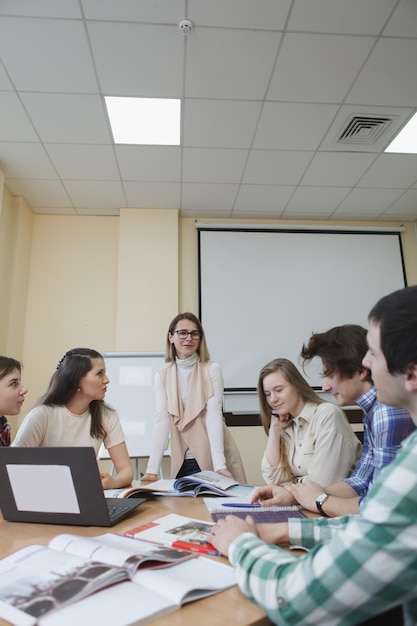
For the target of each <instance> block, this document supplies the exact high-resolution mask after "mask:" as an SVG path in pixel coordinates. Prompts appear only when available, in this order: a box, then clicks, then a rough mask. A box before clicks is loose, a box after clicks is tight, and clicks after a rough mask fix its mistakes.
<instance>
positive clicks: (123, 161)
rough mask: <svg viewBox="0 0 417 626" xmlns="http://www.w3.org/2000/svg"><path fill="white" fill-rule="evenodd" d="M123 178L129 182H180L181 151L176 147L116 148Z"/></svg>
mask: <svg viewBox="0 0 417 626" xmlns="http://www.w3.org/2000/svg"><path fill="white" fill-rule="evenodd" d="M115 150H116V157H117V161H118V164H119V168H120V173H121V175H122V178H124V179H126V180H128V181H135V180H136V181H151V182H156V181H163V182H180V180H181V149H180V148H177V147H174V146H166V147H165V146H116V148H115Z"/></svg>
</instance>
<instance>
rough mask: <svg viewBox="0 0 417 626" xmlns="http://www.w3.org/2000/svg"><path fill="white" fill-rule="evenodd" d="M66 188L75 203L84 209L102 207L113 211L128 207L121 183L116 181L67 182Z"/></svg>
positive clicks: (65, 182)
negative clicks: (113, 209) (117, 208)
mask: <svg viewBox="0 0 417 626" xmlns="http://www.w3.org/2000/svg"><path fill="white" fill-rule="evenodd" d="M64 184H65V188H66V190H67V192H68V194H69V196H70V198H71V200H72V202H73V203H74V205H75V206H76V207H77V209H78V207H79V208H82V209H87V208H94V207H97V208H98V207H100V206H102V207H103V208H104V209H111V208H116V207H121V206H126V199H125V196H124V194H123V188H122V185H121V183H119V182H115V181H105V180H102V181H90V180H77V181H74V180H65V181H64Z"/></svg>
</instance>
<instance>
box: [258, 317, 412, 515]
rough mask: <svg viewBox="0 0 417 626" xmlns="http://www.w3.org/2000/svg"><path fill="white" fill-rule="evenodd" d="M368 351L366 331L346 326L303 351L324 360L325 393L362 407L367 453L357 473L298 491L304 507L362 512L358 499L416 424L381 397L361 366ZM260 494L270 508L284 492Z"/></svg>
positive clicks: (312, 340)
mask: <svg viewBox="0 0 417 626" xmlns="http://www.w3.org/2000/svg"><path fill="white" fill-rule="evenodd" d="M367 349H368V346H367V342H366V329H365V328H363V327H362V326H358V325H355V324H345V325H343V326H336V327H334V328H331V329H330V330H328V331H326V332H323V333H315V334H313V335H312V336H311V338H310V340H309V342H308V344H307V345H304V346H303V348H302V351H301V356H302V357H303V359H304V362H307V361H310V360H311V359H313V358H314V357H320V358H321V361H322V365H323V375H324V380H323V391H326V392H329V393H332V394H333V396H334V398H335V400H336V402H337V403H338V405H339V406H348V405H353V404H357V405H358V406H359V407H361V409H362V410H363V425H364V446H363V453H362V456H361V459H360V461H359V463H358V465H357V467H356V469H355V471H354V472H353V474H352V475H351V476H349V477H348V478H344V479H343V480H342V481H339V482H336V483H333V484H328V482H325V481H320V480H318V481H317V482H314V481H310V482H309V483H305V484H304V485H303V487H302V488H301V489H300V491H299V493H298V502H299V503H300V504H301V505H302V506H303V507H304V508H306V509H308V510H310V511H315V512H317V510H319V512H320V513H321V514H323V515H328V516H330V517H335V516H338V515H344V514H345V513H357V512H358V507H359V503H360V502H362V501H363V499H364V498H365V496H366V494H367V493H368V490H369V489H370V487H371V486H372V485H373V483H374V482H375V480H376V479H377V478H378V476H379V474H380V473H381V471H382V469H383V468H384V467H385V466H386V465H388V463H390V462H391V461H392V460H393V459H394V458H395V456H396V454H397V452H398V450H399V449H400V448H401V443H402V441H403V440H404V439H405V437H407V436H408V435H409V434H410V433H411V432H412V431H413V430H414V428H415V426H414V424H413V421H412V419H411V417H410V414H409V413H408V412H407V411H404V410H403V409H400V408H398V407H392V406H387V405H386V404H382V403H381V402H379V401H378V399H377V397H376V388H375V386H374V385H373V382H372V378H371V374H370V371H369V370H368V369H367V368H366V367H364V366H363V365H362V359H363V357H364V356H365V354H366V351H367ZM255 496H256V497H257V498H260V499H261V500H262V503H263V504H264V505H265V506H269V505H270V504H273V503H276V502H277V499H276V497H274V496H277V497H278V499H279V496H280V494H279V493H277V494H274V493H273V491H272V490H271V491H269V492H268V491H265V490H264V491H263V492H261V493H260V492H257V493H256V494H254V497H255Z"/></svg>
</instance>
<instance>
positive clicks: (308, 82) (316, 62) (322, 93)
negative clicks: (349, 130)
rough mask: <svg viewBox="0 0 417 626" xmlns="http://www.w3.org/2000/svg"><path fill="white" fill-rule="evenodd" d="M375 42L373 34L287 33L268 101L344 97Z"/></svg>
mask: <svg viewBox="0 0 417 626" xmlns="http://www.w3.org/2000/svg"><path fill="white" fill-rule="evenodd" d="M374 41H375V40H374V39H373V38H371V37H353V36H351V37H347V36H346V35H324V34H322V33H320V34H317V35H309V34H304V35H301V34H292V33H288V34H286V35H285V36H284V40H283V44H282V48H281V50H280V53H279V56H278V62H277V65H276V67H275V70H274V73H273V76H272V80H271V85H270V87H269V89H268V100H280V101H282V100H286V101H294V102H339V101H341V100H343V99H344V98H345V96H346V94H347V92H348V90H349V88H350V86H351V84H352V83H353V81H354V79H355V78H356V75H357V73H358V72H359V70H360V69H361V67H362V65H363V63H364V61H365V59H366V57H367V56H368V54H369V52H370V50H371V48H372V45H373V43H374Z"/></svg>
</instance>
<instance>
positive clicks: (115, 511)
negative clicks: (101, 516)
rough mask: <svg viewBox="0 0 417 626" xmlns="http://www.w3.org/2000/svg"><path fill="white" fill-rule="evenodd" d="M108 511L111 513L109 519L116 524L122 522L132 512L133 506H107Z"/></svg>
mask: <svg viewBox="0 0 417 626" xmlns="http://www.w3.org/2000/svg"><path fill="white" fill-rule="evenodd" d="M107 510H108V512H109V518H110V521H111V523H112V524H115V523H116V522H120V520H122V519H124V518H125V517H127V516H128V515H129V513H131V512H132V507H131V506H128V505H126V506H114V505H112V504H107Z"/></svg>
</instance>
